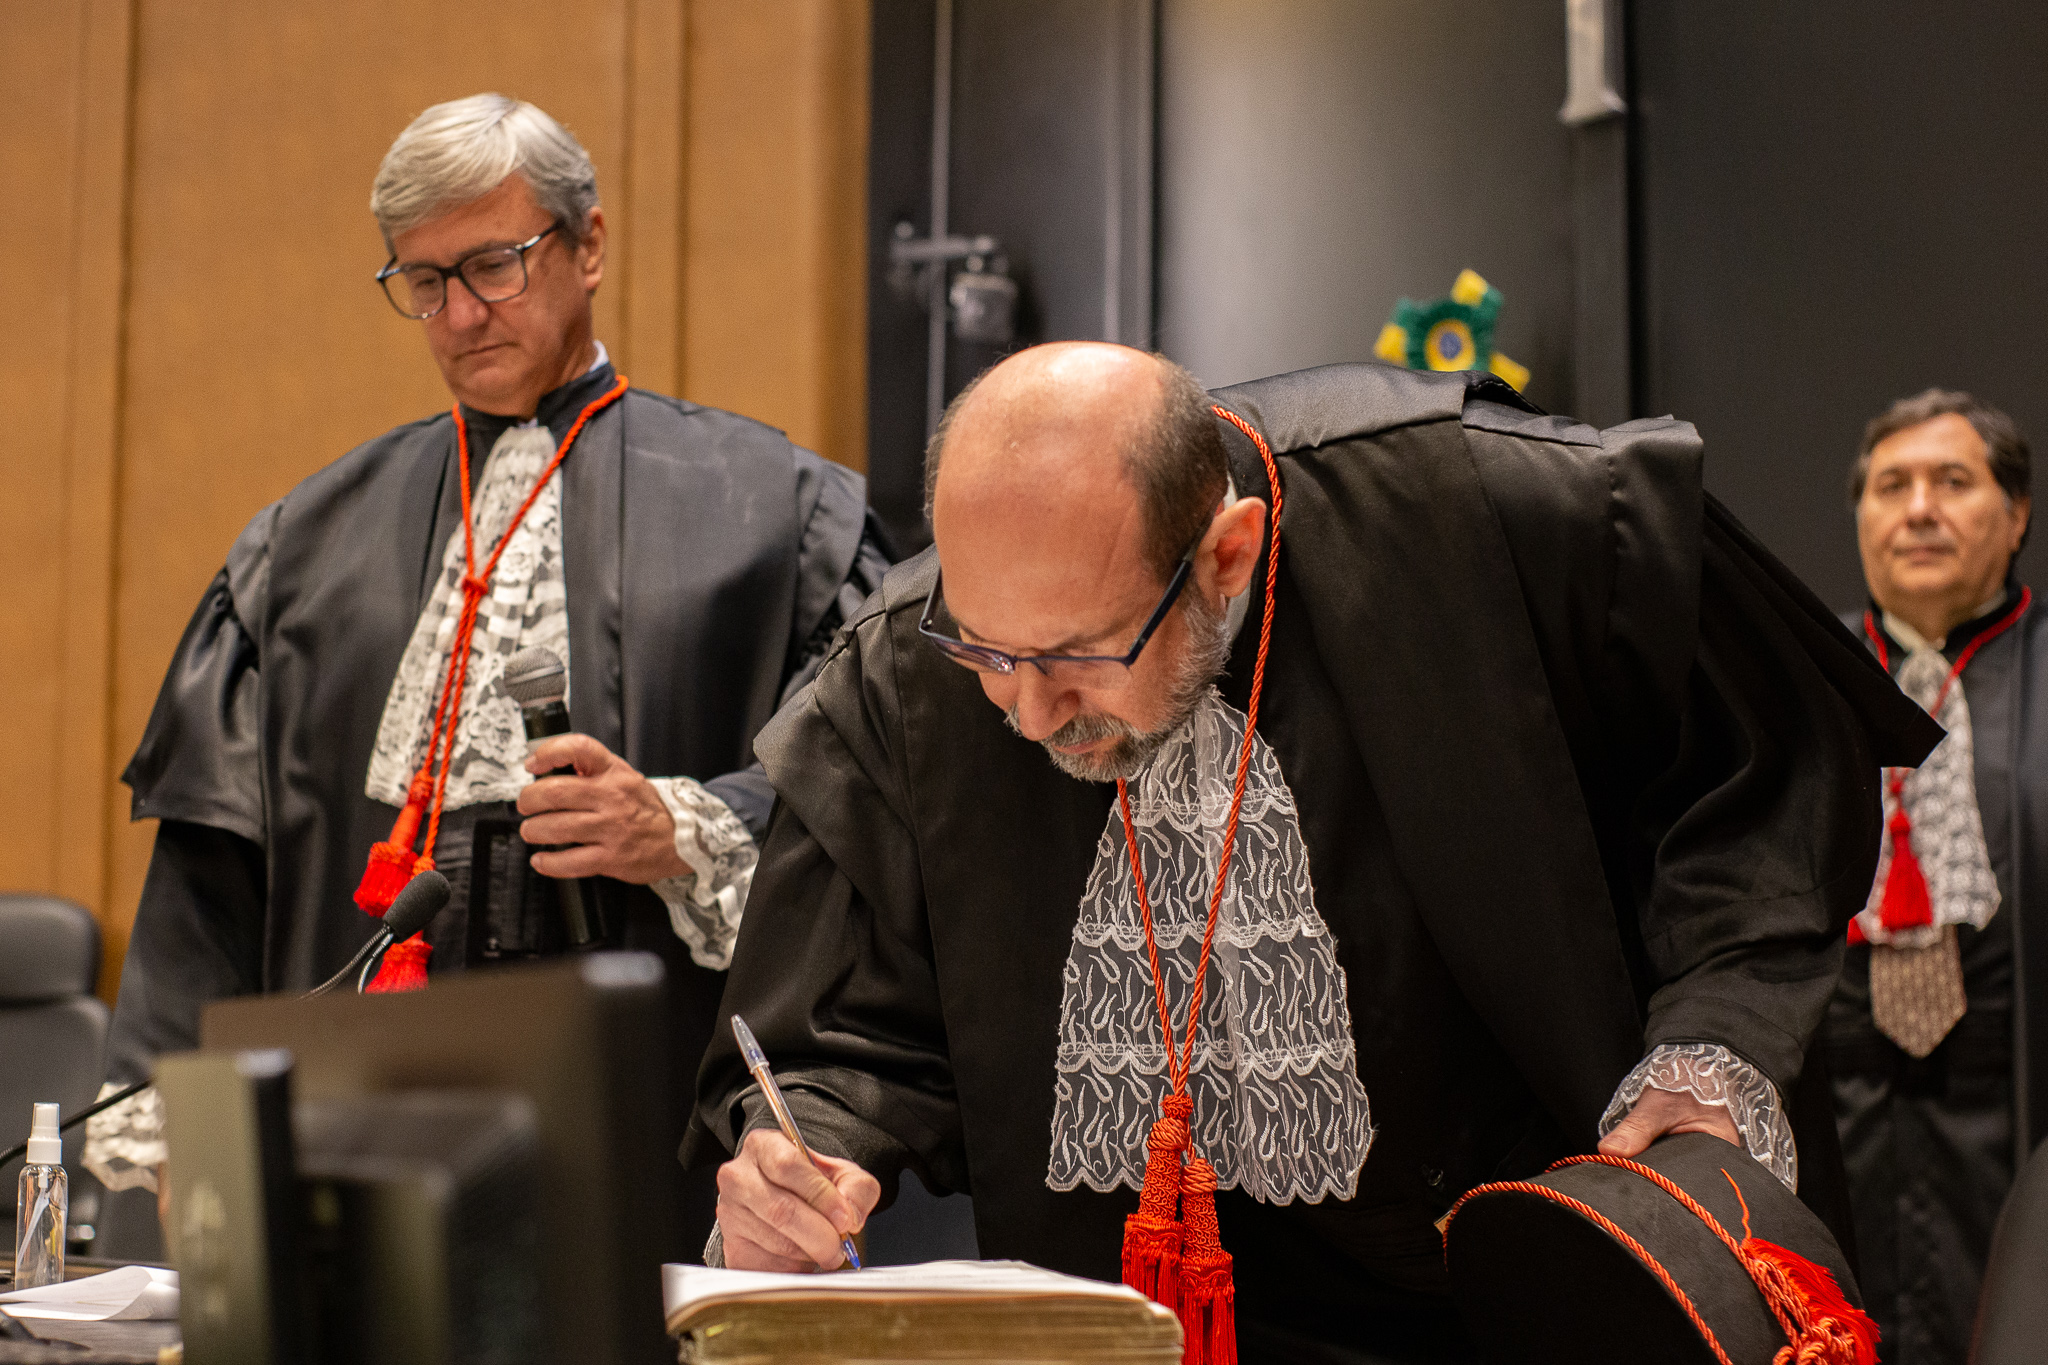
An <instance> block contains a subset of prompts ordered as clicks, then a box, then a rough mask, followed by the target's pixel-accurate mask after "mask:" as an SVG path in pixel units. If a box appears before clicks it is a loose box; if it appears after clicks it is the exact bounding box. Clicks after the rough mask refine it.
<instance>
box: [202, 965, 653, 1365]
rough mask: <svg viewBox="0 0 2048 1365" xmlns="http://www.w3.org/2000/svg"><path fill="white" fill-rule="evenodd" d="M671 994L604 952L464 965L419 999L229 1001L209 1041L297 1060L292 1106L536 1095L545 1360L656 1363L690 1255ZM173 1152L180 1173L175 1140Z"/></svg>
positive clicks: (640, 968)
mask: <svg viewBox="0 0 2048 1365" xmlns="http://www.w3.org/2000/svg"><path fill="white" fill-rule="evenodd" d="M664 990H665V981H664V974H663V968H662V965H661V962H660V960H659V959H658V958H655V957H654V956H652V955H650V954H646V953H597V954H592V955H590V956H586V957H577V958H572V959H568V960H566V961H564V960H557V961H554V962H550V963H546V964H541V965H531V966H512V967H501V968H496V969H493V970H490V971H477V972H465V973H462V974H460V975H455V976H450V977H447V978H444V979H437V980H436V981H435V982H434V984H433V985H432V986H431V987H430V988H429V989H427V990H424V991H419V992H416V993H412V994H404V995H371V996H355V995H331V996H327V997H323V998H322V999H319V1000H290V999H284V998H280V997H257V998H245V999H236V1000H225V1001H221V1002H219V1003H217V1004H214V1005H211V1006H209V1007H208V1008H207V1010H206V1012H205V1014H204V1016H203V1018H202V1021H201V1028H200V1032H201V1042H202V1045H203V1046H204V1047H206V1048H208V1049H249V1048H283V1049H288V1050H289V1051H290V1053H291V1055H292V1060H293V1068H292V1080H291V1085H292V1095H293V1100H294V1102H295V1103H297V1104H307V1103H313V1104H322V1103H328V1102H333V1101H342V1100H346V1099H348V1098H349V1097H352V1096H385V1095H391V1094H395V1093H403V1092H408V1091H436V1092H451V1091H455V1092H459V1091H471V1092H497V1093H504V1092H512V1093H515V1094H519V1095H524V1096H526V1097H528V1098H529V1099H530V1100H531V1102H532V1106H533V1122H534V1134H535V1137H536V1139H537V1142H536V1154H537V1161H536V1169H537V1173H538V1190H537V1210H538V1229H537V1231H538V1247H537V1253H538V1267H537V1268H538V1282H539V1286H540V1289H539V1308H540V1318H541V1322H540V1332H541V1341H542V1343H543V1345H544V1347H545V1359H548V1360H558V1361H575V1362H577V1363H578V1365H613V1363H614V1362H617V1365H643V1362H644V1363H646V1365H651V1363H652V1362H654V1361H657V1360H662V1361H667V1360H673V1359H674V1350H675V1348H674V1346H673V1344H672V1343H670V1342H669V1341H668V1339H667V1337H666V1335H665V1334H664V1331H663V1325H662V1309H661V1264H662V1262H663V1261H664V1260H674V1259H678V1257H679V1254H680V1249H679V1248H677V1247H675V1246H673V1245H672V1244H671V1239H672V1236H673V1233H672V1219H671V1211H672V1208H673V1203H672V1200H671V1199H670V1198H669V1197H668V1190H669V1188H670V1186H671V1185H672V1184H673V1182H674V1180H675V1179H676V1176H677V1171H676V1164H675V1163H676V1154H675V1152H674V1150H673V1149H672V1148H671V1147H669V1145H668V1144H667V1143H666V1142H665V1140H664V1134H665V1133H666V1131H667V1127H668V1123H667V1119H668V1115H669V1112H670V1103H669V1095H668V1087H669V1075H670V1072H669V1058H668V1038H667V1028H666V1019H667V1015H666V1010H665V1005H664ZM171 1144H172V1146H171V1160H172V1162H173V1163H174V1164H175V1163H176V1161H177V1160H178V1153H177V1135H176V1134H175V1133H172V1134H171ZM173 1180H174V1185H175V1176H174V1178H173ZM174 1216H175V1211H174Z"/></svg>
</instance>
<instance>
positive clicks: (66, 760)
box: [0, 0, 132, 980]
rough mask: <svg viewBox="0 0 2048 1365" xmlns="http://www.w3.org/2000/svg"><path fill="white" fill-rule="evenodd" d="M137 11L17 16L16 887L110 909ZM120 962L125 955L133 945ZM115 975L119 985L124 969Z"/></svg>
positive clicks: (32, 8) (12, 672) (11, 484)
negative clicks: (119, 470)
mask: <svg viewBox="0 0 2048 1365" xmlns="http://www.w3.org/2000/svg"><path fill="white" fill-rule="evenodd" d="M131 28H132V10H131V7H130V4H129V3H128V0H72V2H71V3H56V4H30V3H28V2H27V0H10V3H9V4H8V5H7V6H6V8H5V11H4V16H0V32H4V33H5V34H6V37H7V42H6V43H5V44H4V45H0V89H5V90H8V91H10V92H17V93H18V94H19V95H20V96H21V97H19V98H16V99H15V100H13V101H10V112H11V114H12V115H13V119H14V123H13V126H12V127H11V129H10V133H9V136H8V137H6V138H5V139H0V183H5V184H9V185H16V186H21V187H23V188H24V189H25V190H26V191H27V193H26V194H25V195H24V196H23V201H24V207H25V208H26V207H27V206H28V205H31V204H32V205H33V209H32V211H24V212H17V213H13V214H9V215H7V216H6V220H5V221H4V222H0V251H4V252H5V256H6V259H7V260H8V261H10V262H11V263H14V268H12V269H10V270H8V271H7V272H5V273H4V275H0V290H4V294H0V307H4V309H5V315H6V317H7V318H8V323H9V325H8V327H7V328H6V329H4V331H0V367H4V368H0V373H5V374H6V375H7V376H8V383H7V384H6V385H5V386H4V387H0V421H4V423H5V429H6V431H7V439H6V440H5V441H4V442H0V451H4V455H0V546H4V549H0V555H4V556H5V558H4V559H0V574H4V579H5V581H6V582H7V583H8V584H9V593H8V596H7V599H6V601H7V616H6V617H5V618H0V619H5V621H6V622H7V624H8V625H9V626H10V627H11V629H10V630H9V631H8V633H7V634H8V640H9V643H10V648H9V649H8V650H7V651H6V657H5V659H4V660H0V687H4V688H5V689H6V695H8V696H9V697H10V699H13V700H15V703H16V705H17V706H18V707H19V708H20V710H19V712H18V714H19V715H20V716H21V717H22V720H23V722H25V723H21V724H18V725H17V727H16V731H15V740H14V742H13V743H11V744H10V745H9V746H8V747H7V751H6V756H5V758H4V759H0V821H4V826H0V827H4V828H5V830H6V831H7V834H6V837H5V839H4V840H0V886H5V887H10V888H19V889H23V890H33V891H52V892H56V893H57V894H60V895H65V896H69V897H71V898H73V899H75V900H77V901H80V902H81V903H83V904H85V905H88V906H91V907H93V908H94V909H96V910H97V909H99V908H100V907H101V906H102V905H104V903H105V900H106V877H107V870H108V867H107V835H106V824H105V820H104V815H103V812H104V810H105V805H106V784H107V764H106V756H107V753H108V744H109V736H108V715H107V695H108V684H109V653H110V634H109V612H110V608H111V593H110V585H111V580H112V571H113V561H112V543H113V514H114V505H115V453H116V451H115V427H116V414H117V412H118V396H119V389H120V369H119V355H120V347H119V344H118V343H119V336H120V331H121V325H122V308H121V304H122V293H123V283H124V280H125V267H124V259H123V245H124V229H125V223H126V209H125V194H126V185H127V181H126V172H127V164H128V128H129V118H128V113H129V104H128V92H129V80H130V74H131V73H130V41H131ZM111 946H112V948H113V952H112V953H110V954H109V961H118V959H119V950H120V940H119V938H118V937H117V938H116V940H115V942H114V943H113V944H112V945H111ZM107 979H108V980H111V977H108V978H107Z"/></svg>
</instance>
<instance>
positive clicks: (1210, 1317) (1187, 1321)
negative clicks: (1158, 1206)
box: [1180, 1157, 1237, 1365]
mask: <svg viewBox="0 0 2048 1365" xmlns="http://www.w3.org/2000/svg"><path fill="white" fill-rule="evenodd" d="M1180 1193H1181V1217H1182V1219H1183V1220H1184V1221H1185V1223H1186V1225H1187V1246H1186V1249H1185V1251H1184V1252H1183V1253H1182V1257H1181V1263H1180V1326H1181V1331H1182V1332H1183V1333H1184V1334H1185V1336H1186V1345H1185V1347H1184V1348H1183V1350H1182V1354H1181V1362H1182V1365H1237V1289H1236V1286H1235V1285H1234V1284H1233V1283H1232V1280H1231V1275H1230V1265H1231V1261H1230V1253H1229V1252H1227V1251H1225V1250H1224V1249H1223V1238H1222V1234H1221V1230H1220V1229H1219V1228H1218V1227H1217V1226H1216V1172H1215V1170H1214V1169H1212V1168H1211V1167H1210V1165H1209V1163H1208V1162H1206V1161H1204V1160H1203V1159H1202V1158H1200V1157H1196V1158H1195V1159H1194V1160H1193V1161H1190V1162H1189V1163H1188V1164H1187V1169H1186V1171H1185V1172H1183V1173H1182V1176H1181V1185H1180Z"/></svg>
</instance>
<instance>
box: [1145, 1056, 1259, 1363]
mask: <svg viewBox="0 0 2048 1365" xmlns="http://www.w3.org/2000/svg"><path fill="white" fill-rule="evenodd" d="M1159 1107H1160V1110H1161V1117H1160V1119H1159V1121H1158V1122H1157V1123H1154V1124H1153V1125H1152V1135H1151V1137H1150V1138H1148V1139H1147V1140H1146V1143H1145V1147H1146V1158H1145V1188H1144V1190H1143V1191H1142V1192H1141V1193H1140V1194H1139V1195H1138V1211H1137V1212H1136V1213H1134V1214H1132V1215H1131V1216H1130V1217H1128V1218H1126V1219H1124V1255H1123V1263H1124V1283H1125V1284H1127V1285H1129V1286H1130V1287H1131V1288H1133V1289H1135V1290H1137V1291H1138V1292H1139V1293H1141V1294H1143V1295H1145V1296H1146V1297H1147V1298H1149V1299H1151V1300H1152V1301H1153V1302H1155V1303H1159V1304H1163V1305H1165V1306H1166V1307H1168V1308H1171V1309H1172V1310H1173V1311H1174V1313H1175V1314H1176V1315H1177V1316H1178V1317H1179V1318H1180V1326H1181V1335H1182V1343H1183V1344H1182V1348H1181V1362H1182V1365H1237V1307H1236V1304H1237V1291H1236V1288H1235V1286H1234V1284H1233V1283H1232V1280H1231V1274H1230V1267H1231V1260H1230V1253H1229V1252H1227V1251H1225V1250H1224V1249H1223V1241H1222V1235H1221V1230H1220V1229H1219V1228H1218V1227H1217V1225H1216V1172H1215V1170H1214V1169H1213V1168H1212V1167H1211V1166H1210V1165H1209V1163H1208V1162H1206V1161H1204V1160H1203V1159H1202V1158H1200V1157H1196V1158H1195V1159H1194V1160H1192V1161H1189V1162H1187V1163H1186V1164H1185V1165H1183V1164H1182V1154H1183V1153H1185V1152H1186V1151H1187V1150H1188V1147H1189V1145H1190V1136H1189V1133H1188V1118H1189V1116H1190V1115H1191V1114H1193V1113H1194V1102H1193V1101H1191V1100H1190V1099H1189V1098H1188V1097H1187V1096H1185V1095H1168V1096H1167V1097H1166V1099H1165V1100H1164V1101H1163V1102H1162V1103H1161V1104H1160V1106H1159ZM1176 1215H1178V1216H1176Z"/></svg>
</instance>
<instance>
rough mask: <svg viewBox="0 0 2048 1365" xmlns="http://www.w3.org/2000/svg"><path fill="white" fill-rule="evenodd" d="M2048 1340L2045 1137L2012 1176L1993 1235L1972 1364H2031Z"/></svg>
mask: <svg viewBox="0 0 2048 1365" xmlns="http://www.w3.org/2000/svg"><path fill="white" fill-rule="evenodd" d="M2044 1341H2048V1142H2044V1143H2042V1144H2041V1145H2040V1146H2039V1147H2036V1148H2035V1149H2034V1155H2033V1156H2031V1157H2029V1158H2028V1159H2027V1165H2026V1169H2025V1170H2023V1171H2021V1172H2020V1178H2019V1179H2018V1180H2016V1181H2014V1182H2013V1187H2012V1193H2011V1194H2008V1195H2007V1196H2006V1197H2005V1208H2004V1209H2002V1210H2001V1211H2000V1212H1999V1215H1998V1230H1997V1231H1996V1232H1995V1233H1993V1234H1992V1237H1991V1263H1990V1265H1989V1266H1987V1267H1986V1268H1985V1271H1984V1292H1983V1294H1982V1295H1981V1296H1979V1298H1978V1299H1977V1331H1976V1334H1975V1337H1974V1339H1973V1340H1972V1341H1971V1343H1970V1365H2022V1363H2023V1362H2024V1363H2025V1365H2033V1362H2036V1361H2038V1360H2040V1359H2041V1351H2042V1343H2043V1342H2044Z"/></svg>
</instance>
